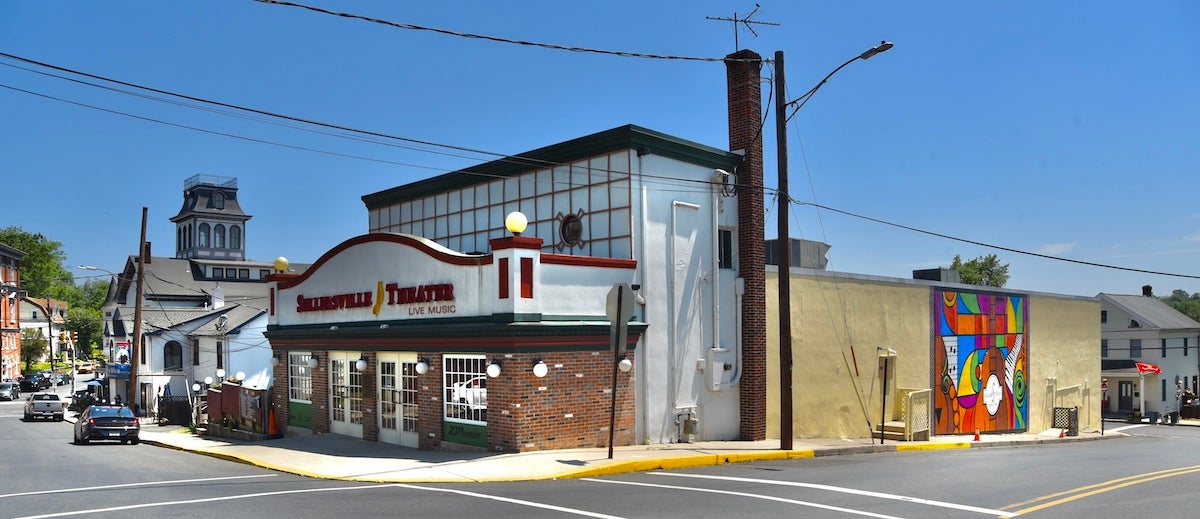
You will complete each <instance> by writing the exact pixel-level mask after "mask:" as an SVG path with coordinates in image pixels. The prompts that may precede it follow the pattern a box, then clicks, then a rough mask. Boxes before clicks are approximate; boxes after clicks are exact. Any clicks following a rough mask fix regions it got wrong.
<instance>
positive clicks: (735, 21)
mask: <svg viewBox="0 0 1200 519" xmlns="http://www.w3.org/2000/svg"><path fill="white" fill-rule="evenodd" d="M759 7H762V6H760V5H758V4H754V10H753V11H750V14H748V15H746V17H745V18H740V19H739V18H738V15H737V13H736V12H735V13H733V18H722V17H712V16H705V17H704V18H706V19H709V20H717V21H720V22H733V51H734V52H737V51H739V50H742V49H741V47H740V46H739V44H738V22H741V23H742V25H744V26H746V30H748V31H750V34H753V35H754V37H756V38H757V37H758V32H756V31H755V30H754V26H753V25H751V24H758V25H773V26H775V27H778V26H779V24H777V23H773V22H760V21H758V20H751V19H750V17H751V16H754V13H757V12H758V8H759Z"/></svg>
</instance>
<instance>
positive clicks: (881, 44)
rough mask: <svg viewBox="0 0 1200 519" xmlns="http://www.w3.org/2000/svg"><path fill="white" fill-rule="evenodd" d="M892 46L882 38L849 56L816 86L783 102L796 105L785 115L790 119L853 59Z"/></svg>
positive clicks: (787, 105) (866, 56) (867, 55)
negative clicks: (860, 52)
mask: <svg viewBox="0 0 1200 519" xmlns="http://www.w3.org/2000/svg"><path fill="white" fill-rule="evenodd" d="M892 47H893V44H892V42H889V41H887V40H884V41H881V42H879V45H876V46H874V47H871V48H869V49H867V50H865V51H863V53H862V54H859V55H857V56H855V57H853V58H850V59H848V60H846V62H845V63H842V64H841V65H838V67H837V68H835V69H833V72H830V73H828V74H826V75H825V77H824V78H823V79H821V81H820V82H819V83H817V84H816V86H814V87H812V88H810V89H808V92H805V93H804V95H802V96H800V97H797V98H796V99H793V100H791V101H788V102H787V103H784V106H785V107H791V106H792V105H796V107H795V108H793V109H792V113H791V114H789V115H788V116H787V119H788V120H790V119H791V118H792V116H794V115H796V112H799V111H800V109H801V108H804V104H805V103H807V102H808V100H809V99H812V96H813V94H815V93H817V90H820V89H821V87H823V86H825V83H827V82H829V78H831V77H833V75H834V74H837V73H838V71H840V70H842V69H844V68H846V65H849V64H851V63H854V62H855V61H858V60H860V59H861V60H868V59H871V58H872V57H874V56H875V55H876V54H879V53H880V52H885V51H887V50H888V49H890V48H892ZM796 103H799V104H796Z"/></svg>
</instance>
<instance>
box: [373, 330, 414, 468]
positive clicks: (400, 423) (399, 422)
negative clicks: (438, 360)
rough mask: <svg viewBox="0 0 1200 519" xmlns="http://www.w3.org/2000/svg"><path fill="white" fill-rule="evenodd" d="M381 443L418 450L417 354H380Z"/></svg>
mask: <svg viewBox="0 0 1200 519" xmlns="http://www.w3.org/2000/svg"><path fill="white" fill-rule="evenodd" d="M378 373H379V375H378V376H379V386H378V387H379V441H382V442H387V443H394V444H398V445H403V446H405V447H417V446H418V443H417V442H418V437H417V354H416V353H380V354H379V369H378Z"/></svg>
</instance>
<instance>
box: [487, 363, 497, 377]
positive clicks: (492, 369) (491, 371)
mask: <svg viewBox="0 0 1200 519" xmlns="http://www.w3.org/2000/svg"><path fill="white" fill-rule="evenodd" d="M487 376H488V378H496V377H498V376H500V361H498V360H494V361H492V363H491V364H488V367H487Z"/></svg>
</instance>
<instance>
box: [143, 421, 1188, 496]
mask: <svg viewBox="0 0 1200 519" xmlns="http://www.w3.org/2000/svg"><path fill="white" fill-rule="evenodd" d="M1126 425H1129V424H1126V423H1123V422H1118V421H1108V422H1106V424H1105V429H1106V430H1107V431H1106V433H1105V434H1104V435H1101V434H1100V433H1099V432H1098V431H1087V432H1080V433H1079V436H1073V437H1072V436H1066V437H1062V438H1060V434H1061V431H1060V430H1058V429H1053V430H1048V431H1045V432H1042V433H1040V434H1037V433H1025V434H985V435H982V436H981V437H980V439H979V441H974V437H973V436H937V437H934V438H933V439H932V440H930V441H915V442H893V441H890V440H889V441H888V442H887V443H885V444H882V445H880V444H879V440H878V439H876V440H874V441H873V442H872V440H870V439H853V440H838V439H798V440H795V441H793V445H792V449H791V450H788V451H784V450H781V449H780V446H781V445H780V442H779V440H764V441H752V442H742V441H720V442H696V443H675V444H656V445H637V446H630V447H616V448H614V449H613V451H614V452H613V459H608V448H607V447H603V448H594V449H568V450H549V451H536V452H526V453H518V454H491V453H481V452H447V451H422V450H417V449H412V448H407V447H400V446H396V445H391V444H387V443H380V442H369V441H364V440H359V439H356V438H350V437H347V436H340V435H335V434H320V435H304V436H295V437H290V438H280V439H275V440H266V441H261V442H241V441H236V440H225V439H216V438H206V437H201V436H197V435H194V434H192V433H191V432H190V431H189V430H188V429H187V428H184V427H180V426H157V425H147V426H144V427H143V428H142V431H141V438H142V441H143V442H146V443H149V444H151V445H156V446H160V447H167V448H173V449H179V450H183V451H188V452H193V453H196V454H203V455H208V456H213V457H218V458H222V459H227V460H232V461H238V462H242V463H248V464H251V465H256V466H259V467H264V468H267V469H271V470H275V471H279V472H287V473H291V474H299V475H302V476H308V477H313V478H321V479H339V480H349V481H365V482H387V483H466V482H500V481H533V480H548V479H559V478H578V477H590V476H600V475H608V474H619V473H626V472H639V471H647V470H659V469H675V468H684V467H698V466H710V465H723V464H726V463H738V462H744V461H756V460H778V459H789V458H813V457H821V456H837V455H845V454H865V453H885V452H906V451H923V450H938V449H969V448H984V447H1011V446H1016V445H1035V444H1047V443H1061V442H1074V441H1091V440H1100V439H1111V438H1120V437H1125V436H1126V435H1125V434H1124V433H1121V432H1112V429H1117V428H1118V427H1123V426H1126ZM1179 425H1191V426H1200V420H1181V421H1180V422H1179ZM1158 427H1167V426H1165V425H1159V426H1158Z"/></svg>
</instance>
